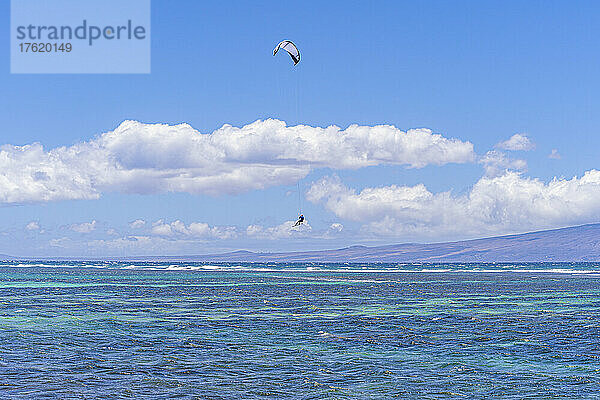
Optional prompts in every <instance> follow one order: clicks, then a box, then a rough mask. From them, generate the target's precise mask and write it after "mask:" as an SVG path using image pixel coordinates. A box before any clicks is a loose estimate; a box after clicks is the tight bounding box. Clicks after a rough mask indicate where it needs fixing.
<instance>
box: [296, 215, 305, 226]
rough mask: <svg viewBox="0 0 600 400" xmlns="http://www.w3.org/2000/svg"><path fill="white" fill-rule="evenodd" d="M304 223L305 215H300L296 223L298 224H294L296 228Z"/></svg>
mask: <svg viewBox="0 0 600 400" xmlns="http://www.w3.org/2000/svg"><path fill="white" fill-rule="evenodd" d="M303 223H304V215H302V214H300V215H299V216H298V221H296V223H295V224H294V226H299V225H302V224H303Z"/></svg>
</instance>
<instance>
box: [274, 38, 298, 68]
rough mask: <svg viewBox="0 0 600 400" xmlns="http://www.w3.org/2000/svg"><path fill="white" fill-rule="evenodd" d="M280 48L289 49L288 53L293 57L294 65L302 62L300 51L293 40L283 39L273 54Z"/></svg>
mask: <svg viewBox="0 0 600 400" xmlns="http://www.w3.org/2000/svg"><path fill="white" fill-rule="evenodd" d="M279 49H283V50H285V51H287V53H288V54H289V55H290V57H291V58H292V61H293V62H294V65H297V64H298V63H299V62H300V51H299V50H298V48H297V47H296V45H295V44H294V43H292V41H291V40H282V41H281V42H279V44H278V45H277V46H276V47H275V49H274V50H273V55H275V54H277V52H278V51H279Z"/></svg>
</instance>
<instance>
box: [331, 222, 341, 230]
mask: <svg viewBox="0 0 600 400" xmlns="http://www.w3.org/2000/svg"><path fill="white" fill-rule="evenodd" d="M329 230H330V231H332V232H341V231H343V230H344V225H342V224H340V223H338V222H335V223H333V224H331V225H329Z"/></svg>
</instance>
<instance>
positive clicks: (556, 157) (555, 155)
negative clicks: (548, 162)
mask: <svg viewBox="0 0 600 400" xmlns="http://www.w3.org/2000/svg"><path fill="white" fill-rule="evenodd" d="M548 158H552V159H554V160H560V159H561V158H562V156H561V155H560V153H559V152H558V150H556V149H552V151H551V152H550V154H548Z"/></svg>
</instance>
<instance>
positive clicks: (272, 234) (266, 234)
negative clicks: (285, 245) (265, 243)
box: [246, 221, 312, 239]
mask: <svg viewBox="0 0 600 400" xmlns="http://www.w3.org/2000/svg"><path fill="white" fill-rule="evenodd" d="M295 222H296V221H285V222H284V223H282V224H280V225H276V226H270V227H264V226H261V225H249V226H248V227H247V228H246V236H248V237H250V238H254V239H285V238H290V237H305V236H307V235H309V234H310V233H311V231H312V227H311V226H310V224H309V223H308V222H306V221H305V222H304V223H303V224H301V225H298V226H294V223H295Z"/></svg>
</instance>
